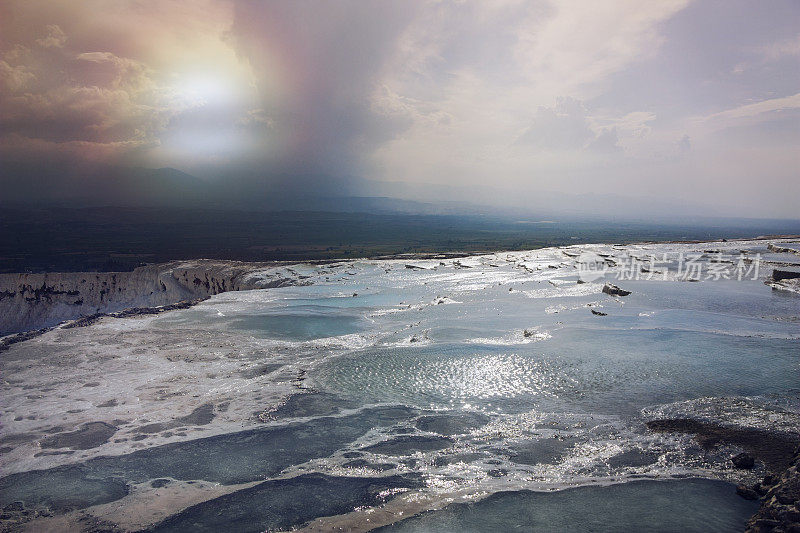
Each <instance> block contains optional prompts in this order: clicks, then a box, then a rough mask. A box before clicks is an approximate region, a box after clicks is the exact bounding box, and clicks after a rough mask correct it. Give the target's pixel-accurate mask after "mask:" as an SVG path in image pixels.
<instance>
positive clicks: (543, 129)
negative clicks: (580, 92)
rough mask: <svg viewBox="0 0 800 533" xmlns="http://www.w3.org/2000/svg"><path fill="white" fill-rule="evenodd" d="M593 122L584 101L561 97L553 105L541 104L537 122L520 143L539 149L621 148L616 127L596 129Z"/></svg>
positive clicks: (617, 149)
mask: <svg viewBox="0 0 800 533" xmlns="http://www.w3.org/2000/svg"><path fill="white" fill-rule="evenodd" d="M591 123H592V121H591V117H590V116H589V114H588V111H587V110H586V107H585V106H584V104H583V103H582V102H580V101H579V100H576V99H575V98H569V97H564V98H559V99H558V102H557V103H556V105H555V106H553V107H544V106H540V107H539V109H538V110H537V112H536V115H535V117H534V120H533V124H532V125H531V126H530V127H528V128H527V129H526V130H525V131H524V132H523V133H522V135H520V136H519V138H518V139H517V141H516V144H519V145H525V146H530V147H531V148H534V149H538V150H582V149H588V150H591V151H594V152H616V151H619V150H621V148H620V147H619V145H618V144H617V142H618V140H619V138H618V136H617V128H616V127H608V128H598V129H597V130H595V129H593V128H592V126H591Z"/></svg>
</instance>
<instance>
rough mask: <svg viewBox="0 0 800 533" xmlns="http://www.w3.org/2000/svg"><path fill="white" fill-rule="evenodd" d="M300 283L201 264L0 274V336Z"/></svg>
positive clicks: (233, 264) (237, 266)
mask: <svg viewBox="0 0 800 533" xmlns="http://www.w3.org/2000/svg"><path fill="white" fill-rule="evenodd" d="M302 282H303V279H302V277H301V276H300V275H298V274H297V273H296V272H295V271H294V270H293V269H292V267H291V266H290V265H285V264H276V263H243V262H237V261H217V260H207V259H200V260H192V261H174V262H170V263H163V264H154V265H146V266H142V267H139V268H136V269H135V270H133V271H131V272H67V273H52V272H50V273H41V274H28V273H21V274H0V335H7V334H9V333H17V332H22V331H29V330H34V329H39V328H46V327H52V326H55V325H57V324H59V323H61V322H63V321H65V320H72V319H76V318H79V317H82V316H88V315H92V314H95V313H113V312H116V311H122V310H125V309H130V308H137V307H140V308H149V307H158V306H164V305H169V304H175V303H177V302H182V301H186V300H196V299H202V298H207V297H209V296H212V295H214V294H219V293H222V292H227V291H239V290H250V289H263V288H269V287H283V286H286V285H295V284H298V283H302Z"/></svg>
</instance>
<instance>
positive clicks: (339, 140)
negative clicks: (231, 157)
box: [230, 0, 418, 173]
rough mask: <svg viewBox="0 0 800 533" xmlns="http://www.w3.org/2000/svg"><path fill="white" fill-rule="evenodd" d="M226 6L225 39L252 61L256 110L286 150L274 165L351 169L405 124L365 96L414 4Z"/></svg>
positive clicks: (318, 169) (392, 51)
mask: <svg viewBox="0 0 800 533" xmlns="http://www.w3.org/2000/svg"><path fill="white" fill-rule="evenodd" d="M234 9H235V17H234V22H233V27H232V29H231V32H230V35H231V39H232V40H233V42H234V43H235V46H236V48H237V50H238V51H239V53H240V54H241V55H242V56H243V57H244V58H246V59H247V61H248V62H249V63H250V64H251V65H252V66H253V68H254V71H255V72H256V76H257V78H258V79H257V83H258V85H259V92H260V94H259V97H260V98H261V99H262V101H261V106H260V107H261V109H262V112H263V113H264V115H265V116H268V117H269V121H270V124H271V130H272V131H274V132H277V134H278V135H280V136H281V141H282V142H283V143H284V145H285V146H286V147H287V149H286V151H285V152H284V153H282V154H280V157H279V160H278V161H275V162H274V163H275V164H277V165H283V166H286V167H289V168H295V169H298V170H301V171H311V172H314V171H316V172H326V173H337V172H338V173H341V172H345V173H346V172H353V171H355V170H357V169H356V164H357V162H358V160H359V159H360V157H361V156H363V154H364V153H365V152H366V151H369V150H370V149H372V148H374V147H375V146H376V145H377V144H380V143H381V142H383V141H385V140H386V139H389V138H391V137H393V136H394V135H395V134H397V133H398V132H399V131H402V129H403V128H404V127H405V126H406V125H407V123H404V122H403V121H402V120H398V119H397V118H396V117H395V118H393V117H390V116H386V115H384V114H381V113H378V112H376V110H375V108H374V106H373V103H372V100H373V99H372V95H373V93H374V92H375V90H376V83H377V82H378V81H379V80H380V77H381V76H382V75H383V74H384V73H385V72H384V71H385V68H386V65H387V62H388V60H389V59H391V58H392V57H393V56H394V54H395V53H396V48H397V40H398V38H399V37H400V35H401V34H402V32H403V30H404V29H405V28H406V27H407V25H408V24H409V22H410V21H411V20H413V19H414V17H415V15H416V11H417V10H418V5H417V3H416V2H360V1H344V2H335V3H332V2H331V3H326V2H322V3H321V2H313V1H308V0H302V1H297V2H236V3H235V4H234ZM273 78H279V82H280V87H279V89H278V92H277V94H272V93H271V92H270V89H269V87H271V86H272V85H273Z"/></svg>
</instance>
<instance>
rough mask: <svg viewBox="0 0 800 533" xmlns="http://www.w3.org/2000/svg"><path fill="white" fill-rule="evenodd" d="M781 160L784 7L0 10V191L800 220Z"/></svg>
mask: <svg viewBox="0 0 800 533" xmlns="http://www.w3.org/2000/svg"><path fill="white" fill-rule="evenodd" d="M798 148H800V3H798V2H797V1H796V0H785V1H782V0H766V1H764V2H752V1H744V0H720V1H715V0H698V1H690V0H651V1H647V2H642V1H640V0H604V1H602V2H597V1H590V0H585V1H576V0H563V1H557V2H556V1H543V0H542V1H537V0H533V1H517V0H493V1H491V2H477V1H475V2H469V1H452V2H448V1H435V0H430V1H418V0H397V1H387V0H376V1H369V2H368V1H366V0H362V1H349V0H337V1H330V2H319V1H307V0H291V1H281V0H275V1H269V2H262V1H253V2H249V1H230V0H192V1H188V0H186V1H184V0H176V1H170V0H159V1H149V0H128V1H124V0H115V1H106V0H82V1H80V2H74V1H46V2H45V1H37V0H0V180H2V179H3V174H6V176H5V177H6V178H8V177H9V176H8V173H3V171H2V162H3V161H5V162H11V161H15V162H17V161H23V162H24V161H35V162H39V163H41V162H46V164H49V165H51V166H53V167H54V168H81V165H92V164H103V165H121V166H142V167H151V168H159V167H171V168H176V169H180V170H182V171H185V172H187V173H190V174H193V175H196V176H201V177H203V178H205V179H210V180H216V181H218V182H222V183H224V182H225V180H232V181H235V180H240V179H248V180H263V181H266V182H268V181H270V180H276V179H277V178H276V177H277V176H280V177H281V179H282V180H283V183H286V177H287V176H288V177H289V178H292V177H298V178H301V177H304V176H316V177H317V179H319V180H330V181H332V182H336V180H339V179H345V178H353V177H355V178H359V179H365V180H374V181H377V182H392V183H394V184H395V185H396V184H400V185H403V186H407V187H408V189H409V190H413V191H416V194H417V196H420V195H422V196H424V195H425V191H430V195H431V198H434V197H436V198H438V199H442V196H447V195H448V193H447V192H444V193H443V192H441V191H448V190H452V191H458V193H452V194H453V195H456V196H458V198H459V199H467V200H470V201H475V202H480V201H490V200H491V201H501V202H502V201H512V200H513V201H516V202H517V203H519V202H521V201H527V200H526V199H530V198H535V197H536V196H537V195H538V194H540V193H541V192H542V191H549V192H555V193H567V194H589V195H592V194H600V195H602V194H615V195H623V196H631V197H651V198H657V199H659V200H663V201H664V202H666V203H667V204H671V205H691V206H694V208H696V210H697V211H698V213H702V212H704V211H707V212H709V213H714V214H725V215H731V216H742V217H750V216H752V217H790V218H798V213H800V155H798V154H800V150H799V149H798ZM7 168H10V167H7ZM243 176H245V178H243ZM64 179H67V180H68V179H71V178H70V177H69V174H68V173H65V178H64ZM290 181H291V179H290ZM301 181H302V180H301ZM395 189H397V187H395ZM434 191H438V192H436V193H434ZM356 192H357V191H356ZM437 195H438V196H437Z"/></svg>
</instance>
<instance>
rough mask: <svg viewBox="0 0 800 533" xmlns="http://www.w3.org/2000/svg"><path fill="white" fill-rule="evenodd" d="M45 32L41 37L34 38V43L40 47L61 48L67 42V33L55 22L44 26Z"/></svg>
mask: <svg viewBox="0 0 800 533" xmlns="http://www.w3.org/2000/svg"><path fill="white" fill-rule="evenodd" d="M45 30H46V32H47V33H46V34H45V36H44V37H42V38H41V39H36V44H38V45H39V46H41V47H42V48H63V47H64V43H66V42H67V34H66V33H64V30H62V29H61V28H60V27H59V26H58V25H57V24H48V25H47V26H45Z"/></svg>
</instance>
